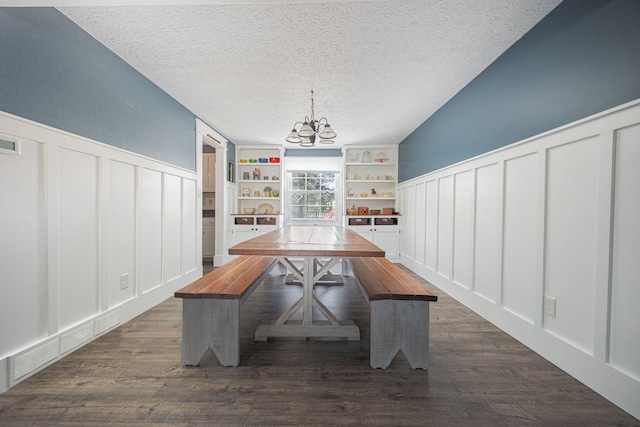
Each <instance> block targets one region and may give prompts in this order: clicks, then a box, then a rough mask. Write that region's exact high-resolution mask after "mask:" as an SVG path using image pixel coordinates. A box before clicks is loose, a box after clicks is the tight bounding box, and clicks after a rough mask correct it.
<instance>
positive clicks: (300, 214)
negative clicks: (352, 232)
mask: <svg viewBox="0 0 640 427" xmlns="http://www.w3.org/2000/svg"><path fill="white" fill-rule="evenodd" d="M287 202H288V204H289V206H290V209H291V210H290V219H291V220H294V221H295V220H314V221H318V220H320V221H322V220H326V221H334V217H335V213H336V173H335V172H304V171H292V172H291V175H290V179H289V200H288V201H287ZM287 202H285V203H287Z"/></svg>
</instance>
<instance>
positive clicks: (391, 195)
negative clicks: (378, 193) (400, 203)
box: [382, 192, 393, 197]
mask: <svg viewBox="0 0 640 427" xmlns="http://www.w3.org/2000/svg"><path fill="white" fill-rule="evenodd" d="M382 197H393V193H390V192H389V193H382Z"/></svg>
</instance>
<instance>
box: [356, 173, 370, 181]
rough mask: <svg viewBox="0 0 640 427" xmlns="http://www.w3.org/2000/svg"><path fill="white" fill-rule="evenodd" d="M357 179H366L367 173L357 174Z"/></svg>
mask: <svg viewBox="0 0 640 427" xmlns="http://www.w3.org/2000/svg"><path fill="white" fill-rule="evenodd" d="M358 179H359V180H361V181H366V180H367V179H369V175H367V174H362V175H358Z"/></svg>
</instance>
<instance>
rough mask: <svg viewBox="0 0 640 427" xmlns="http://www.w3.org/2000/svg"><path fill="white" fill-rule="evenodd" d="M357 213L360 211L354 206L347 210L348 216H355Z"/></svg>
mask: <svg viewBox="0 0 640 427" xmlns="http://www.w3.org/2000/svg"><path fill="white" fill-rule="evenodd" d="M357 213H358V211H357V210H356V207H355V206H354V205H351V207H350V208H347V215H355V214H357Z"/></svg>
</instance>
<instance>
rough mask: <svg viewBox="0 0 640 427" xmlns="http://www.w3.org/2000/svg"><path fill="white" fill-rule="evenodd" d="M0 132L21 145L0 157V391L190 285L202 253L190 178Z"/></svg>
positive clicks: (59, 142)
mask: <svg viewBox="0 0 640 427" xmlns="http://www.w3.org/2000/svg"><path fill="white" fill-rule="evenodd" d="M0 129H2V138H7V139H9V140H14V141H15V140H17V141H19V142H20V146H21V153H19V154H11V155H7V154H0V181H1V182H3V183H6V184H7V185H2V186H0V200H1V202H0V203H2V209H0V242H2V244H0V281H1V282H2V284H3V285H4V284H5V283H6V284H8V286H4V288H3V298H0V324H1V325H3V326H5V327H0V367H5V370H4V371H3V372H0V393H1V392H4V391H6V390H7V389H8V388H9V387H12V386H13V385H15V384H17V383H19V382H20V381H23V380H24V379H26V378H28V377H29V376H31V375H33V374H34V373H36V372H38V371H39V370H41V369H43V368H45V367H46V366H48V365H50V364H51V363H54V362H55V361H56V360H59V359H60V358H62V357H64V356H65V355H67V354H69V353H71V352H72V351H74V350H75V349H77V348H79V347H81V346H82V345H84V344H86V343H88V342H90V341H92V340H93V339H95V338H96V337H97V336H99V335H100V334H102V333H105V332H108V331H109V330H111V329H113V328H114V327H116V326H118V325H120V324H121V323H122V322H126V321H128V320H130V319H131V318H133V317H135V316H137V315H139V314H141V313H142V312H144V311H145V310H148V309H150V308H151V307H153V306H154V305H156V304H158V303H159V302H161V301H163V300H165V299H167V298H168V297H170V296H171V295H173V293H174V292H175V291H176V290H177V289H178V288H180V287H181V286H184V285H186V284H188V283H190V282H192V281H194V280H196V279H197V278H199V277H200V276H201V275H202V264H201V256H202V249H201V248H198V247H197V242H198V239H199V237H200V233H201V230H199V229H198V228H199V224H200V222H199V217H198V216H197V214H198V198H197V190H196V189H197V188H198V187H200V186H201V183H200V178H199V176H198V174H197V173H196V172H193V171H187V170H184V169H181V168H177V167H175V166H171V165H168V164H164V163H161V162H158V161H156V160H152V159H149V158H146V157H143V156H140V155H137V154H134V153H130V152H127V151H124V150H121V149H119V148H116V147H112V146H108V145H104V144H101V143H99V142H96V141H92V140H89V139H87V138H83V137H79V136H76V135H73V134H70V133H67V132H63V131H60V130H57V129H53V128H51V127H48V126H46V125H42V124H39V123H35V122H33V121H30V120H26V119H23V118H20V117H17V116H14V115H11V114H8V113H4V112H0ZM195 139H196V138H194V144H196V141H195ZM163 185H166V187H165V186H163ZM163 255H164V258H163ZM163 273H164V274H165V275H163ZM123 275H125V277H126V278H127V279H128V280H125V281H124V283H123V281H122V276H123ZM168 279H171V282H169V280H168ZM6 325H10V327H6ZM178 350H179V348H178Z"/></svg>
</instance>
